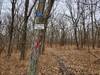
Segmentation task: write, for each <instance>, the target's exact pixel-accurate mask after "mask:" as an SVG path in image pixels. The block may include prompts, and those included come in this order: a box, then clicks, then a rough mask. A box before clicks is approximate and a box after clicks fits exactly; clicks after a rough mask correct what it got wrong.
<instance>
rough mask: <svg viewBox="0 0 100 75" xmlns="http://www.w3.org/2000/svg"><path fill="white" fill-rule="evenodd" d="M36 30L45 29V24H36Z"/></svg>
mask: <svg viewBox="0 0 100 75" xmlns="http://www.w3.org/2000/svg"><path fill="white" fill-rule="evenodd" d="M35 29H44V24H35Z"/></svg>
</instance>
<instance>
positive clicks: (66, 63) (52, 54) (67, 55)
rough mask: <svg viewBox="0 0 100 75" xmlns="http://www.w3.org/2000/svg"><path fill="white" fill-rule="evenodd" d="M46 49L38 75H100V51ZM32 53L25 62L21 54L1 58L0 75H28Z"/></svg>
mask: <svg viewBox="0 0 100 75" xmlns="http://www.w3.org/2000/svg"><path fill="white" fill-rule="evenodd" d="M90 51H91V52H89V51H88V50H87V49H80V50H77V49H74V48H71V49H70V48H61V47H58V48H46V50H45V52H44V54H43V55H41V56H40V58H39V63H38V66H37V67H38V75H62V74H61V73H64V74H63V75H100V59H99V58H100V49H95V50H92V49H90ZM29 57H30V51H28V52H27V55H26V58H25V60H24V61H20V60H19V52H18V51H15V52H13V53H12V56H11V58H7V57H6V56H5V54H4V53H2V54H1V56H0V75H27V69H28V67H29Z"/></svg>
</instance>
